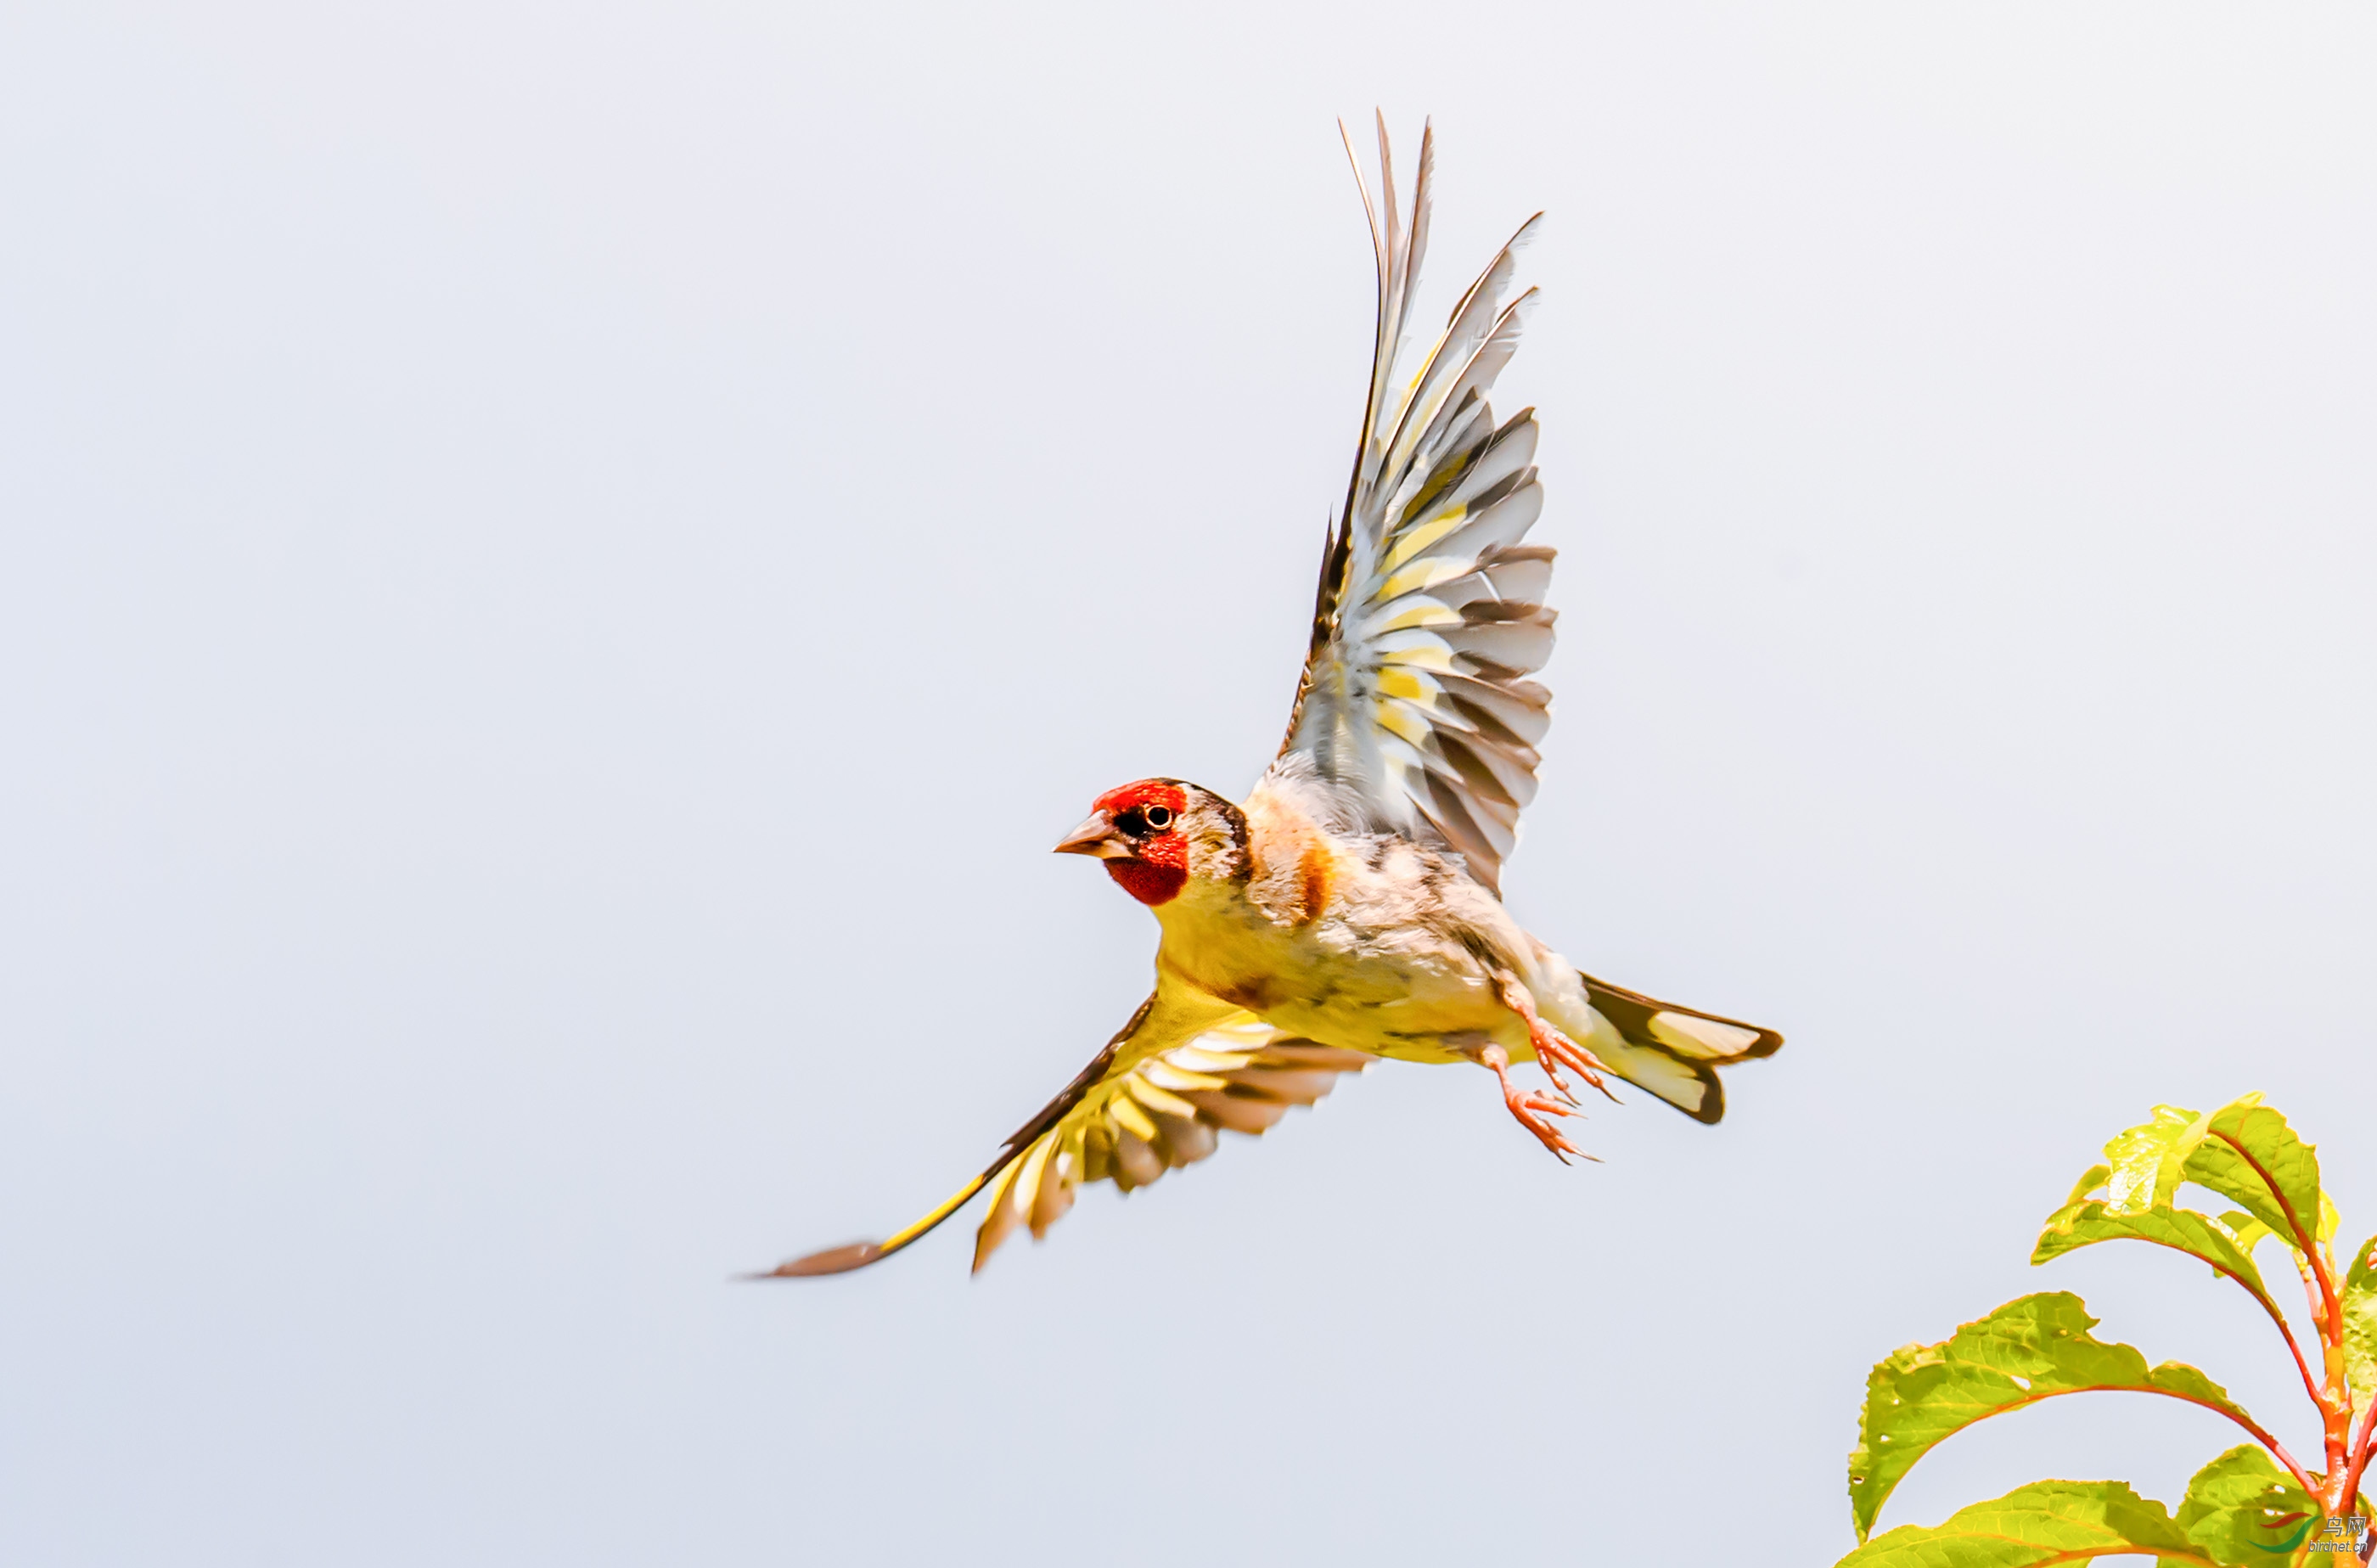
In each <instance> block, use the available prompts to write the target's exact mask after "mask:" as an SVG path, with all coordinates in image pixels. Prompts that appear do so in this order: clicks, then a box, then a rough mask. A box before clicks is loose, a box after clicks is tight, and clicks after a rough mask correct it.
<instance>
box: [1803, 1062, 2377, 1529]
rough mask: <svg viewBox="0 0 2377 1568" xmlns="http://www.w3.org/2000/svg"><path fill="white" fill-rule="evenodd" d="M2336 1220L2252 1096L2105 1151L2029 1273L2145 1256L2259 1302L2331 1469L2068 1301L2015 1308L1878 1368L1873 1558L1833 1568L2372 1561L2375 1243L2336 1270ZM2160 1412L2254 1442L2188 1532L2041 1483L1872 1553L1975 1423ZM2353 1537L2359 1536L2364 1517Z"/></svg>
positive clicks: (2170, 1113) (1870, 1456)
mask: <svg viewBox="0 0 2377 1568" xmlns="http://www.w3.org/2000/svg"><path fill="white" fill-rule="evenodd" d="M2188 1185H2192V1186H2195V1187H2199V1188H2203V1189H2204V1190H2206V1191H2211V1192H2214V1193H2216V1194H2218V1195H2219V1196H2221V1197H2223V1198H2225V1199H2227V1200H2228V1202H2230V1203H2235V1204H2236V1205H2238V1207H2237V1209H2235V1210H2230V1211H2227V1212H2225V1213H2222V1214H2220V1215H2211V1214H2207V1213H2204V1212H2203V1211H2200V1210H2196V1209H2189V1208H2181V1207H2180V1206H2179V1205H2178V1203H2177V1196H2178V1193H2179V1190H2180V1188H2181V1187H2182V1186H2188ZM2336 1227H2337V1226H2336V1211H2335V1205H2334V1204H2333V1203H2330V1202H2329V1201H2328V1198H2327V1195H2326V1193H2325V1192H2324V1191H2322V1189H2321V1187H2320V1179H2319V1155H2318V1151H2317V1150H2315V1149H2314V1148H2312V1146H2311V1144H2309V1143H2304V1142H2303V1141H2302V1140H2301V1139H2300V1138H2299V1137H2297V1136H2296V1135H2295V1132H2294V1130H2293V1129H2292V1128H2291V1127H2289V1126H2288V1125H2287V1119H2286V1118H2284V1117H2283V1116H2280V1115H2279V1114H2278V1113H2277V1112H2276V1111H2275V1110H2272V1109H2271V1108H2269V1107H2266V1106H2264V1105H2263V1104H2262V1097H2261V1095H2244V1096H2243V1097H2241V1098H2240V1099H2237V1100H2233V1101H2231V1102H2229V1103H2228V1105H2225V1106H2223V1107H2220V1108H2219V1109H2217V1110H2215V1111H2212V1112H2209V1113H2207V1114H2203V1115H2199V1114H2197V1113H2196V1112H2194V1111H2191V1110H2181V1109H2180V1108H2178V1107H2171V1106H2157V1107H2155V1111H2154V1115H2153V1118H2152V1119H2150V1120H2147V1121H2145V1122H2143V1123H2141V1124H2140V1125H2138V1126H2136V1127H2132V1128H2130V1129H2128V1130H2126V1131H2123V1132H2122V1133H2120V1135H2119V1136H2118V1137H2116V1138H2115V1139H2114V1140H2113V1141H2112V1142H2111V1143H2108V1144H2107V1145H2105V1161H2104V1163H2102V1164H2099V1165H2096V1166H2092V1167H2089V1169H2088V1170H2087V1172H2086V1173H2085V1174H2084V1175H2083V1176H2082V1177H2081V1179H2080V1180H2079V1182H2078V1184H2077V1185H2075V1186H2074V1187H2073V1188H2072V1193H2071V1196H2070V1197H2069V1198H2068V1199H2067V1200H2066V1201H2065V1203H2064V1204H2063V1206H2062V1207H2061V1208H2060V1209H2058V1210H2057V1211H2056V1212H2055V1213H2054V1214H2053V1215H2050V1216H2049V1218H2048V1221H2047V1225H2046V1227H2045V1229H2044V1230H2043V1231H2042V1232H2041V1233H2040V1236H2039V1239H2038V1243H2037V1247H2036V1248H2035V1249H2034V1250H2033V1251H2032V1253H2031V1262H2032V1263H2046V1262H2048V1261H2049V1260H2050V1259H2053V1258H2058V1257H2061V1256H2062V1255H2063V1254H2064V1253H2066V1252H2071V1251H2077V1250H2078V1249H2080V1248H2082V1247H2088V1246H2094V1245H2095V1244H2096V1243H2097V1242H2100V1241H2121V1240H2129V1241H2144V1242H2147V1243H2150V1244H2152V1245H2154V1246H2157V1247H2162V1248H2166V1249H2168V1250H2170V1251H2178V1252H2183V1253H2186V1254H2187V1255H2188V1256H2190V1257H2192V1258H2194V1259H2196V1260H2197V1261H2199V1262H2201V1263H2206V1264H2209V1265H2210V1266H2211V1268H2212V1270H2213V1272H2214V1273H2215V1274H2216V1275H2218V1276H2219V1277H2221V1278H2224V1279H2227V1280H2229V1281H2231V1282H2233V1283H2234V1284H2236V1285H2237V1286H2238V1287H2240V1289H2242V1290H2244V1291H2245V1293H2246V1294H2248V1295H2249V1296H2251V1297H2252V1299H2253V1300H2254V1302H2255V1303H2256V1304H2257V1305H2258V1306H2260V1307H2261V1309H2262V1311H2264V1313H2265V1314H2266V1315H2267V1316H2268V1318H2269V1320H2270V1322H2271V1323H2273V1324H2274V1325H2275V1327H2276V1328H2277V1331H2278V1333H2279V1335H2280V1336H2281V1337H2282V1338H2284V1340H2285V1341H2286V1344H2287V1349H2288V1351H2289V1352H2290V1353H2291V1354H2292V1356H2293V1359H2294V1362H2295V1366H2296V1368H2297V1370H2298V1371H2299V1372H2300V1374H2301V1377H2302V1382H2303V1390H2304V1393H2305V1394H2307V1395H2308V1396H2309V1398H2310V1399H2311V1404H2312V1406H2314V1407H2315V1408H2316V1409H2317V1410H2318V1412H2319V1417H2320V1430H2321V1439H2322V1451H2323V1452H2322V1458H2323V1464H2322V1465H2321V1466H2319V1467H2317V1468H2313V1467H2311V1466H2307V1465H2305V1464H2303V1463H2302V1462H2300V1461H2299V1460H2298V1459H2296V1458H2295V1457H2294V1455H2292V1454H2289V1453H2288V1452H2287V1448H2286V1445H2285V1444H2284V1443H2282V1442H2279V1441H2278V1440H2277V1438H2276V1437H2275V1435H2273V1434H2272V1433H2271V1432H2270V1431H2269V1430H2268V1429H2267V1428H2265V1427H2264V1425H2263V1424H2262V1423H2261V1422H2260V1421H2258V1420H2256V1419H2255V1418H2253V1417H2252V1415H2251V1414H2250V1413H2248V1412H2247V1411H2246V1410H2245V1408H2244V1407H2243V1406H2240V1405H2239V1404H2238V1403H2237V1402H2236V1401H2235V1400H2233V1399H2231V1398H2230V1397H2229V1396H2228V1393H2227V1391H2226V1390H2224V1389H2222V1388H2221V1387H2220V1385H2219V1384H2217V1383H2216V1382H2213V1381H2212V1380H2211V1379H2210V1378H2208V1377H2206V1376H2204V1373H2202V1372H2201V1371H2197V1370H2196V1369H2195V1368H2193V1367H2191V1366H2187V1365H2184V1364H2182V1363H2180V1362H2176V1361H2166V1362H2163V1363H2162V1364H2160V1365H2159V1366H2154V1367H2149V1366H2148V1365H2147V1363H2146V1359H2145V1357H2144V1355H2142V1354H2141V1353H2139V1352H2138V1351H2137V1350H2136V1349H2134V1348H2132V1347H2130V1346H2127V1345H2121V1344H2116V1343H2110V1342H2108V1341H2105V1340H2100V1339H2098V1338H2096V1336H2095V1335H2093V1334H2092V1333H2091V1332H2090V1331H2091V1330H2093V1329H2094V1328H2095V1327H2096V1319H2095V1318H2092V1317H2090V1316H2089V1315H2088V1312H2087V1309H2086V1307H2085V1306H2084V1304H2083V1303H2082V1302H2081V1300H2080V1299H2079V1298H2078V1297H2077V1296H2073V1295H2072V1294H2071V1293H2069V1292H2067V1291H2050V1292H2042V1293H2040V1294H2038V1295H2035V1296H2025V1297H2024V1298H2022V1299H2019V1300H2016V1301H2010V1302H2008V1303H2006V1304H2005V1305H2004V1306H2002V1307H2000V1308H1999V1309H1998V1310H1997V1311H1994V1312H1991V1313H1990V1314H1989V1316H1987V1317H1985V1318H1982V1319H1979V1320H1978V1321H1977V1322H1974V1323H1966V1324H1965V1325H1964V1326H1963V1327H1962V1328H1960V1329H1958V1330H1957V1331H1956V1333H1955V1334H1954V1335H1953V1336H1952V1337H1950V1338H1948V1339H1946V1340H1943V1341H1941V1343H1939V1344H1937V1345H1910V1346H1906V1347H1903V1348H1901V1349H1899V1350H1897V1351H1894V1352H1893V1353H1892V1354H1891V1355H1890V1356H1889V1357H1887V1358H1885V1359H1883V1360H1882V1361H1881V1363H1880V1364H1879V1365H1877V1366H1876V1367H1875V1368H1874V1369H1873V1372H1872V1374H1871V1375H1870V1376H1869V1378H1868V1380H1867V1383H1866V1403H1865V1409H1864V1412H1863V1415H1862V1417H1861V1418H1860V1420H1859V1422H1858V1442H1857V1448H1856V1450H1855V1451H1854V1452H1853V1453H1851V1454H1850V1455H1849V1502H1850V1512H1851V1515H1852V1517H1853V1519H1854V1521H1855V1523H1856V1526H1857V1539H1858V1540H1859V1541H1860V1542H1861V1543H1863V1544H1861V1545H1860V1546H1859V1547H1858V1548H1857V1550H1855V1551H1853V1552H1851V1553H1850V1554H1849V1555H1848V1556H1847V1557H1845V1558H1843V1559H1842V1560H1841V1563H1840V1568H1918V1565H1919V1568H2045V1565H2047V1564H2051V1563H2064V1562H2088V1561H2091V1560H2093V1559H2095V1558H2097V1557H2104V1556H2117V1555H2120V1554H2123V1553H2137V1552H2143V1553H2148V1554H2151V1555H2153V1556H2155V1557H2156V1559H2157V1561H2158V1562H2160V1563H2161V1564H2163V1565H2164V1568H2181V1565H2188V1568H2194V1565H2205V1568H2210V1565H2222V1568H2226V1565H2228V1564H2238V1563H2270V1562H2289V1563H2296V1564H2299V1563H2303V1562H2308V1561H2311V1560H2312V1559H2313V1558H2314V1557H2316V1558H2317V1560H2318V1561H2322V1562H2352V1561H2358V1562H2362V1563H2366V1562H2368V1561H2369V1560H2370V1557H2371V1551H2372V1550H2377V1531H2371V1530H2370V1529H2369V1528H2368V1527H2367V1526H2368V1520H2369V1515H2370V1508H2369V1504H2368V1502H2367V1500H2366V1498H2365V1497H2363V1496H2362V1494H2361V1490H2360V1486H2361V1480H2362V1477H2363V1475H2364V1473H2365V1472H2366V1471H2367V1469H2368V1467H2369V1463H2370V1456H2371V1443H2372V1441H2377V1238H2371V1240H2370V1241H2368V1242H2365V1243H2363V1244H2362V1245H2361V1247H2360V1248H2359V1251H2356V1252H2354V1253H2353V1254H2351V1257H2350V1260H2349V1262H2348V1263H2347V1264H2346V1265H2345V1266H2344V1267H2343V1268H2341V1269H2339V1267H2338V1266H2337V1262H2336V1259H2335V1255H2334V1253H2333V1252H2332V1251H2330V1243H2331V1241H2332V1239H2333V1238H2334V1237H2335V1231H2336ZM2273 1238H2275V1239H2277V1240H2278V1241H2279V1242H2280V1243H2282V1244H2283V1245H2284V1246H2285V1247H2286V1249H2287V1257H2288V1259H2289V1260H2290V1261H2291V1262H2292V1263H2293V1264H2294V1265H2295V1269H2296V1272H2297V1274H2298V1275H2299V1277H2300V1278H2301V1281H2302V1285H2303V1299H2304V1302H2305V1309H2306V1313H2307V1321H2308V1324H2309V1327H2310V1331H2311V1332H2310V1333H2309V1334H2308V1335H2302V1334H2299V1333H2298V1332H2297V1330H2296V1328H2295V1326H2294V1324H2293V1323H2292V1322H2291V1321H2290V1320H2289V1319H2288V1318H2287V1314H2286V1313H2285V1312H2284V1311H2281V1310H2280V1308H2279V1306H2278V1303H2277V1301H2276V1299H2275V1297H2274V1296H2273V1295H2272V1294H2271V1291H2270V1288H2269V1285H2268V1282H2267V1281H2266V1280H2265V1279H2264V1276H2263V1275H2262V1272H2261V1269H2260V1266H2259V1265H2258V1264H2257V1263H2255V1262H2254V1256H2253V1254H2254V1249H2255V1248H2256V1247H2257V1246H2258V1245H2260V1244H2261V1243H2262V1242H2264V1241H2265V1240H2269V1239H2273ZM2107 1391H2121V1392H2129V1393H2137V1394H2156V1395H2159V1396H2161V1397H2164V1398H2169V1399H2177V1400H2180V1401H2183V1402H2185V1403H2187V1404H2191V1405H2195V1406H2201V1407H2203V1408H2204V1409H2208V1410H2213V1411H2216V1412H2217V1413H2218V1414H2220V1415H2222V1416H2225V1417H2227V1418H2228V1419H2229V1420H2231V1421H2233V1422H2235V1423H2236V1425H2237V1426H2238V1427H2239V1428H2240V1430H2242V1431H2244V1432H2245V1434H2246V1435H2247V1436H2249V1437H2251V1438H2252V1442H2249V1443H2243V1444H2240V1445H2239V1446H2237V1447H2235V1448H2232V1449H2230V1450H2228V1452H2227V1453H2225V1454H2220V1455H2219V1456H2218V1457H2216V1458H2215V1459H2214V1460H2212V1462H2211V1463H2209V1464H2207V1465H2206V1466H2204V1468H2203V1469H2201V1470H2199V1471H2197V1472H2196V1474H2195V1477H2194V1478H2193V1479H2192V1480H2191V1481H2189V1483H2188V1487H2187V1494H2186V1496H2185V1497H2184V1498H2182V1499H2181V1500H2180V1507H2179V1511H2178V1513H2177V1514H2171V1513H2169V1512H2168V1511H2167V1510H2166V1509H2165V1508H2164V1507H2163V1505H2162V1504H2161V1503H2158V1502H2155V1501H2154V1500H2152V1499H2151V1498H2145V1497H2141V1496H2139V1495H2138V1493H2137V1492H2135V1491H2134V1490H2132V1489H2131V1488H2130V1487H2129V1486H2128V1485H2127V1484H2126V1483H2124V1482H2120V1481H2041V1482H2038V1483H2036V1484H2034V1485H2031V1486H2027V1487H2022V1488H2019V1489H2017V1490H2014V1491H2012V1492H2009V1493H2007V1494H2006V1495H2005V1496H2004V1497H2001V1498H1999V1499H1997V1500H1996V1501H1995V1502H1985V1503H1977V1504H1975V1505H1974V1506H1972V1507H1969V1508H1965V1509H1961V1510H1959V1511H1958V1512H1957V1513H1956V1514H1953V1515H1952V1516H1951V1517H1949V1518H1948V1519H1947V1520H1946V1521H1945V1522H1944V1523H1942V1524H1940V1525H1938V1526H1914V1525H1903V1526H1899V1527H1898V1528H1896V1529H1893V1530H1892V1531H1890V1532H1889V1533H1887V1534H1885V1535H1882V1536H1880V1537H1878V1538H1869V1535H1870V1532H1871V1530H1872V1528H1873V1523H1874V1519H1875V1517H1876V1515H1877V1514H1880V1513H1881V1506H1882V1503H1883V1502H1885V1501H1886V1500H1887V1499H1888V1498H1889V1496H1890V1493H1891V1491H1892V1490H1893V1489H1894V1488H1895V1487H1896V1486H1897V1484H1898V1482H1899V1480H1900V1479H1901V1478H1904V1477H1905V1474H1906V1472H1907V1471H1908V1470H1909V1469H1911V1468H1913V1466H1914V1465H1915V1463H1916V1462H1917V1460H1919V1459H1921V1458H1922V1457H1923V1456H1924V1455H1925V1454H1929V1452H1930V1451H1931V1450H1932V1449H1933V1448H1934V1447H1936V1446H1938V1444H1939V1443H1941V1442H1943V1441H1945V1440H1946V1439H1948V1438H1950V1437H1952V1436H1953V1435H1955V1434H1956V1433H1957V1432H1959V1431H1962V1430H1965V1428H1966V1427H1969V1426H1971V1425H1973V1424H1974V1423H1975V1422H1977V1421H1981V1420H1986V1419H1987V1418H1989V1417H1991V1416H1996V1415H2001V1414H2003V1413H2004V1412H2006V1411H2008V1410H2016V1409H2022V1408H2025V1407H2026V1406H2031V1405H2035V1404H2037V1403H2038V1402H2040V1401H2041V1400H2045V1399H2051V1398H2057V1397H2060V1396H2061V1395H2063V1394H2084V1393H2097V1392H2107ZM2356 1515H2357V1516H2358V1519H2359V1528H2358V1529H2357V1530H2356V1529H2355V1528H2354V1527H2353V1523H2352V1521H2353V1520H2354V1517H2355V1516H2356Z"/></svg>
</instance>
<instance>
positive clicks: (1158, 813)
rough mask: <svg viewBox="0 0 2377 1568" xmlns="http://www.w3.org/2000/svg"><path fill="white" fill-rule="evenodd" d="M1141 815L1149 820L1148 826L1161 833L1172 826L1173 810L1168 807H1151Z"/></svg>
mask: <svg viewBox="0 0 2377 1568" xmlns="http://www.w3.org/2000/svg"><path fill="white" fill-rule="evenodd" d="M1141 815H1142V816H1144V817H1145V818H1146V819H1147V825H1148V826H1149V827H1150V828H1152V829H1153V830H1154V831H1155V832H1159V833H1160V832H1163V831H1164V830H1165V829H1166V828H1168V827H1170V826H1171V825H1172V808H1170V807H1168V806H1151V807H1149V808H1147V809H1146V810H1145V811H1144V812H1142V813H1141Z"/></svg>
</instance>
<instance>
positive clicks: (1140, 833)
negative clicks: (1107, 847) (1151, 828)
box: [1114, 806, 1147, 838]
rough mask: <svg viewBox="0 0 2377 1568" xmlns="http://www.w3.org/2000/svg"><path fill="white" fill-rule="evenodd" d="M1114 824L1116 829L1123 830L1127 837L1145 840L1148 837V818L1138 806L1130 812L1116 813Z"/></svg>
mask: <svg viewBox="0 0 2377 1568" xmlns="http://www.w3.org/2000/svg"><path fill="white" fill-rule="evenodd" d="M1114 822H1115V826H1116V827H1117V828H1120V829H1121V830H1122V832H1123V833H1124V835H1125V836H1126V837H1129V838H1145V837H1146V836H1147V817H1146V815H1145V814H1144V813H1143V812H1141V810H1140V808H1138V807H1136V806H1134V807H1132V808H1130V809H1129V810H1128V811H1117V813H1115V820H1114Z"/></svg>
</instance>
